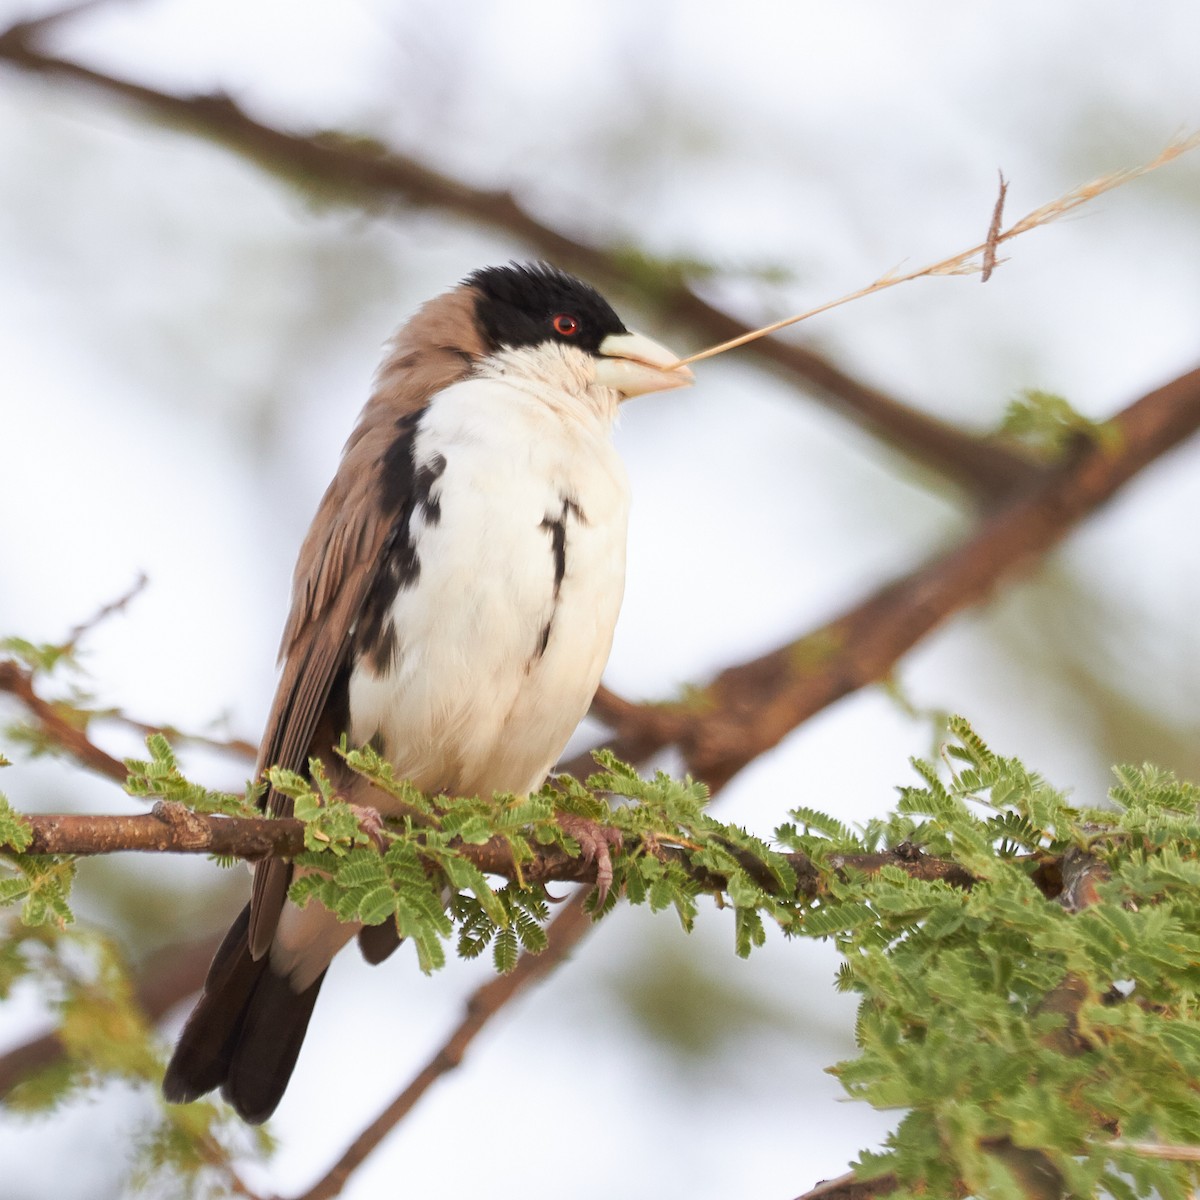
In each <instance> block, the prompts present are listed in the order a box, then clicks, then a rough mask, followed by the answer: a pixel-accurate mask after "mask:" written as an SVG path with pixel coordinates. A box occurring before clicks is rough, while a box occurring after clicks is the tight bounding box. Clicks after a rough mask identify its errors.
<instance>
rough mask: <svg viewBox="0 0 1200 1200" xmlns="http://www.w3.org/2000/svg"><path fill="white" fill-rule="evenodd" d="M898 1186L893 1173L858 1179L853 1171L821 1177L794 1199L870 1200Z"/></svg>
mask: <svg viewBox="0 0 1200 1200" xmlns="http://www.w3.org/2000/svg"><path fill="white" fill-rule="evenodd" d="M897 1187H899V1181H898V1180H897V1179H896V1177H895V1175H880V1176H879V1177H878V1178H877V1179H859V1178H858V1176H856V1175H855V1174H854V1172H853V1171H848V1172H847V1173H846V1174H845V1175H839V1176H838V1177H837V1178H836V1179H823V1180H822V1181H821V1182H820V1183H818V1184H817V1186H816V1187H814V1188H813V1189H812V1190H811V1191H808V1192H805V1193H804V1195H803V1196H797V1197H796V1200H872V1197H874V1196H886V1195H888V1194H889V1193H890V1192H894V1191H895V1190H896V1188H897Z"/></svg>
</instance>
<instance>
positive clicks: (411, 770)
mask: <svg viewBox="0 0 1200 1200" xmlns="http://www.w3.org/2000/svg"><path fill="white" fill-rule="evenodd" d="M692 379H693V376H692V373H691V371H690V370H689V369H688V368H687V367H686V366H682V365H678V356H677V355H675V354H673V353H671V352H670V351H669V350H667V349H666V348H665V347H664V346H662V345H660V344H659V343H658V342H655V341H653V340H651V339H650V338H648V337H646V336H644V335H642V334H640V333H636V332H631V331H630V330H629V329H628V328H626V326H625V324H624V322H623V321H622V320H621V319H620V317H618V316H617V314H616V312H615V311H614V309H613V308H612V306H611V305H610V304H609V303H608V301H607V300H605V299H604V297H603V296H602V295H601V294H600V293H599V292H598V291H596V290H595V289H594V288H593V287H592V286H590V285H589V284H587V283H585V282H583V281H582V280H580V279H577V278H575V277H574V276H572V275H570V274H568V273H567V272H565V271H563V270H561V269H559V268H557V267H555V266H552V265H550V264H547V263H542V262H533V263H518V262H511V263H508V264H506V265H502V266H488V267H484V268H482V269H480V270H477V271H474V272H473V273H471V274H470V275H468V276H467V277H466V278H465V279H463V280H462V281H461V282H460V283H459V284H458V285H457V286H455V287H453V288H451V289H450V290H448V291H445V292H443V293H442V294H440V295H439V296H437V297H435V298H434V299H432V300H430V301H429V302H427V303H426V304H425V305H424V306H422V307H421V308H420V309H418V310H417V312H416V313H415V314H414V315H413V316H412V317H411V318H410V319H409V320H408V321H407V323H406V324H404V325H403V326H402V327H401V328H400V330H399V332H398V333H397V334H396V335H395V337H394V339H393V340H392V342H391V344H390V347H389V351H388V353H387V355H386V357H385V359H384V361H383V364H382V366H381V367H380V369H379V371H378V374H377V376H376V379H375V384H374V387H373V390H372V392H371V395H370V398H369V399H368V401H367V404H366V405H365V407H364V408H363V410H362V412H361V414H360V416H359V419H358V422H357V424H356V426H355V427H354V429H353V432H352V433H351V435H350V438H349V440H348V441H347V442H346V445H345V448H344V449H343V451H342V457H341V460H340V463H339V466H338V468H337V471H336V473H335V475H334V478H333V480H332V482H331V483H330V485H329V487H328V489H327V490H326V492H325V494H324V496H323V498H322V499H321V501H320V504H319V506H318V509H317V512H316V515H315V517H314V519H313V522H312V525H311V527H310V528H309V530H308V533H307V535H306V536H305V538H304V541H303V543H302V545H301V549H300V553H299V557H298V560H297V564H296V568H295V572H294V576H293V581H292V594H291V607H290V610H289V613H288V616H287V620H286V622H285V626H284V632H283V638H282V642H281V646H280V650H279V663H280V677H279V683H278V687H277V690H276V693H275V697H274V700H273V702H272V705H271V708H270V711H269V714H268V717H267V723H266V727H265V731H264V736H263V739H262V742H261V748H260V752H259V756H258V763H257V766H256V777H257V778H262V777H263V776H264V773H265V771H266V769H267V768H268V767H272V766H279V767H282V768H285V769H286V770H289V771H293V772H299V773H305V772H306V771H307V770H308V769H309V763H310V760H311V759H312V758H314V757H315V758H318V759H320V760H321V761H322V763H323V764H325V765H326V766H327V767H328V769H329V770H330V773H331V774H330V778H331V780H332V781H333V782H334V784H335V786H337V788H338V790H339V793H340V794H343V795H344V796H345V797H346V798H347V799H349V800H351V802H357V803H360V804H361V805H362V806H363V807H364V808H368V809H373V810H374V811H375V812H376V813H377V814H379V815H380V816H381V817H386V816H387V815H389V814H388V800H389V798H388V797H387V796H386V795H383V794H382V793H381V792H380V790H379V789H369V785H366V783H365V781H364V780H363V779H361V778H360V777H358V776H355V775H353V774H352V773H351V772H349V771H348V770H346V769H345V768H344V766H343V767H342V768H341V774H338V759H337V756H336V754H335V753H334V748H335V747H337V746H338V745H339V743H340V742H341V740H342V739H343V737H344V738H346V739H347V740H348V743H349V744H350V745H355V746H359V745H367V744H370V745H371V746H373V747H374V748H375V749H376V750H377V751H378V753H379V754H380V755H381V756H382V757H383V758H384V759H385V760H386V761H387V762H389V763H390V764H391V765H392V767H393V769H394V771H395V775H396V777H397V778H402V779H408V780H411V782H412V783H413V784H414V785H415V786H416V787H417V788H419V789H420V790H421V791H423V792H425V793H427V794H431V795H435V794H445V795H450V796H480V797H490V796H491V795H493V794H495V793H497V792H506V793H516V794H522V793H528V792H531V791H534V790H536V789H537V788H539V787H540V786H541V785H542V784H543V782H544V781H545V780H546V778H547V777H548V775H549V773H550V771H551V770H552V769H553V767H554V765H555V763H556V762H557V761H558V758H559V756H560V755H561V753H562V751H563V749H564V747H565V746H566V743H567V741H568V739H569V738H570V736H571V734H572V733H573V732H574V730H575V728H576V726H577V725H578V723H579V721H580V720H581V719H582V718H583V716H584V715H585V713H586V712H587V710H588V708H589V706H590V704H591V701H592V699H593V697H594V695H595V692H596V690H597V688H598V686H599V683H600V676H601V672H602V670H603V668H604V666H605V664H606V661H607V659H608V655H609V651H610V649H611V645H612V638H613V631H614V626H615V624H616V620H617V614H618V611H619V609H620V605H621V599H622V594H623V591H624V582H625V546H626V532H627V524H628V513H629V485H628V479H627V476H626V472H625V469H624V467H623V465H622V463H621V460H620V458H619V457H618V455H617V452H616V449H615V446H614V444H613V437H612V433H613V426H614V422H615V420H616V418H617V414H618V408H619V406H620V404H621V403H622V401H624V400H625V399H627V398H629V397H631V396H636V395H640V394H643V393H648V392H655V391H663V390H667V389H672V388H678V387H683V386H686V385H687V384H690V383H691V382H692ZM364 788H367V789H368V790H369V792H370V796H369V798H366V799H364V798H363V797H362V796H361V795H359V793H360V792H361V791H362V790H363V789H364ZM260 804H261V805H262V807H263V808H264V809H265V810H266V811H267V812H268V813H270V814H272V815H275V816H288V815H290V814H291V811H292V801H291V800H290V799H289V798H288V797H286V796H284V795H282V794H281V793H280V792H279V791H277V790H276V789H274V788H273V787H267V789H266V791H265V792H264V794H263V796H262V798H261V800H260ZM292 877H293V867H292V865H291V864H290V863H289V862H287V861H285V860H283V859H279V858H271V859H265V860H262V861H260V862H258V863H257V864H256V865H255V867H254V881H253V886H252V890H251V896H250V901H249V903H248V904H247V905H246V907H245V908H244V909H243V910H242V912H241V913H240V915H239V916H238V917H237V919H236V920H235V921H234V923H233V925H232V926H231V928H230V929H229V932H228V933H227V934H226V936H225V938H224V940H223V941H222V943H221V945H220V947H219V948H218V950H217V952H216V954H215V956H214V958H213V962H212V965H211V967H210V968H209V972H208V976H207V979H206V981H205V983H204V987H203V990H202V992H201V994H200V997H199V999H198V1001H197V1003H196V1005H195V1007H194V1009H193V1011H192V1013H191V1015H190V1016H189V1017H188V1019H187V1020H186V1022H185V1024H184V1027H183V1030H182V1033H181V1034H180V1036H179V1039H178V1041H177V1043H176V1046H175V1049H174V1052H173V1055H172V1057H171V1059H170V1061H169V1063H168V1066H167V1069H166V1072H165V1075H164V1079H163V1093H164V1096H165V1097H166V1099H167V1100H169V1101H172V1102H175V1103H186V1102H188V1101H191V1100H195V1099H198V1098H199V1097H201V1096H203V1095H205V1094H207V1093H209V1092H211V1091H214V1090H216V1089H218V1088H219V1089H220V1091H221V1094H222V1095H223V1096H224V1098H225V1099H226V1100H227V1101H228V1102H229V1103H230V1104H231V1105H232V1107H233V1108H234V1110H235V1111H236V1112H237V1113H238V1115H239V1116H240V1117H241V1118H242V1119H243V1120H245V1121H246V1122H248V1123H251V1124H258V1123H261V1122H262V1121H264V1120H266V1119H267V1118H268V1117H269V1116H270V1115H271V1114H272V1113H273V1112H274V1111H275V1109H276V1107H277V1106H278V1104H279V1102H280V1100H281V1099H282V1097H283V1094H284V1091H285V1090H286V1088H287V1085H288V1082H289V1080H290V1078H291V1075H292V1073H293V1070H294V1068H295V1065H296V1060H297V1057H298V1055H299V1052H300V1047H301V1044H302V1042H303V1040H304V1036H305V1032H306V1030H307V1028H308V1024H309V1020H310V1017H311V1015H312V1011H313V1005H314V1003H315V1002H316V999H317V994H318V992H319V991H320V988H321V984H322V981H323V980H324V978H325V973H326V970H327V968H328V966H329V964H330V962H331V961H332V960H333V957H334V956H335V955H336V954H337V953H338V951H339V950H341V949H342V948H343V947H344V946H345V945H346V944H347V943H348V942H349V941H350V940H351V939H352V938H354V937H355V936H356V935H357V937H358V941H359V946H360V949H361V951H362V954H363V956H364V957H365V958H366V959H367V960H368V961H369V962H371V963H379V962H382V961H383V960H384V959H385V958H387V956H388V955H389V954H390V953H391V952H392V951H393V950H394V949H395V948H396V947H397V946H398V945H399V943H400V936H399V934H398V932H397V930H396V927H395V923H394V922H390V923H385V924H384V925H378V926H357V925H355V924H353V923H340V922H338V920H337V919H336V917H335V916H334V915H333V914H332V913H330V912H329V911H328V910H326V909H325V908H323V907H322V906H321V905H319V904H316V903H310V904H308V905H307V906H306V907H304V908H300V907H298V906H297V905H295V904H293V903H291V902H290V901H289V900H288V898H287V892H288V887H289V885H290V882H291V880H292Z"/></svg>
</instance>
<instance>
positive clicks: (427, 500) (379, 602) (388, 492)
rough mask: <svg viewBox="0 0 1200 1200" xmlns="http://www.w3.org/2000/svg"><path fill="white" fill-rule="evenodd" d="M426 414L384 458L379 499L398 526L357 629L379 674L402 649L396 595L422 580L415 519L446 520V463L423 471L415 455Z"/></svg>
mask: <svg viewBox="0 0 1200 1200" xmlns="http://www.w3.org/2000/svg"><path fill="white" fill-rule="evenodd" d="M423 415H424V410H423V409H422V410H420V411H419V412H415V413H409V414H407V415H406V416H403V417H400V418H399V419H398V420H397V421H396V437H395V440H394V441H393V442H392V444H391V445H390V446H389V447H388V448H387V450H385V451H384V454H383V457H382V458H381V459H380V481H379V482H380V488H379V501H380V506H381V507H382V508H383V510H384V513H385V514H391V515H392V524H391V529H390V531H389V532H388V535H387V538H386V539H385V541H384V543H383V546H382V548H381V550H380V553H379V563H378V566H377V567H376V570H375V577H374V579H372V581H371V584H370V587H369V588H368V589H367V594H366V595H365V596H364V597H363V606H362V611H361V612H360V614H359V619H358V621H357V622H356V625H355V631H354V649H355V657H366V658H367V659H368V660H369V661H370V663H371V665H372V667H373V668H374V669H375V672H376V674H384V673H385V672H387V671H388V670H389V669H390V668H391V665H392V663H393V662H395V659H396V656H397V654H398V652H399V649H400V642H399V638H398V636H397V633H396V626H395V622H394V621H393V620H392V611H391V610H392V605H393V603H394V602H395V599H396V596H397V595H399V593H400V592H401V591H403V590H404V589H406V588H410V587H413V586H414V585H415V584H416V582H417V580H418V579H420V577H421V560H420V558H419V557H418V555H417V545H416V540H415V536H414V535H415V532H416V531H415V530H414V528H413V521H414V519H415V517H416V514H417V513H418V512H419V513H420V514H421V516H422V518H423V519H424V521H425V523H426V524H427V525H436V524H437V523H438V522H439V521H440V520H441V516H442V509H441V503H440V501H439V498H438V496H437V494H436V493H435V492H434V488H435V487H436V485H437V482H438V480H439V479H440V478H441V477H442V473H443V472H444V471H445V469H446V459H445V457H444V456H443V455H441V454H435V455H434V456H433V457H432V458H431V459H430V460H429V461H428V462H426V463H422V464H421V466H420V467H419V468H418V467H417V465H416V460H415V456H414V452H415V447H416V440H417V430H418V429H419V428H420V424H421V417H422V416H423Z"/></svg>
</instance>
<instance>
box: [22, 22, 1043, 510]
mask: <svg viewBox="0 0 1200 1200" xmlns="http://www.w3.org/2000/svg"><path fill="white" fill-rule="evenodd" d="M29 34H30V31H29V30H27V29H26V28H25V27H24V26H21V25H17V26H13V27H12V28H11V29H9V30H8V31H7V32H5V33H0V59H3V60H6V61H8V62H9V63H10V64H12V65H13V66H16V67H19V68H21V69H22V70H25V71H29V72H32V73H35V74H39V75H46V76H55V77H58V78H62V79H68V80H71V81H73V82H75V83H81V84H85V85H87V86H91V87H94V88H99V89H100V90H102V91H104V92H105V93H107V94H108V95H110V96H116V97H119V98H121V99H123V100H126V101H128V102H130V103H132V104H135V105H137V106H138V107H139V108H141V109H143V110H144V111H146V112H148V113H150V114H151V115H152V116H154V117H157V118H158V119H160V120H162V121H165V122H166V123H167V124H169V125H171V126H172V127H174V128H177V129H180V130H182V131H184V132H187V133H191V134H194V135H197V136H200V137H204V138H208V139H211V140H213V141H215V142H217V143H219V144H221V145H223V146H225V147H226V148H228V149H230V150H232V151H233V152H235V153H237V154H241V155H243V156H245V157H246V158H249V159H250V160H251V161H253V162H255V163H256V164H257V165H258V166H259V167H261V168H262V169H263V170H265V171H268V172H270V173H271V174H274V175H275V176H277V177H278V178H280V179H282V180H283V181H284V182H286V183H288V184H289V185H291V186H293V187H297V188H299V189H301V190H302V191H304V192H305V193H306V194H311V193H313V192H314V191H319V192H320V193H321V196H322V199H323V200H325V201H326V202H330V203H344V204H349V205H353V206H355V207H360V208H361V207H363V206H365V205H368V204H377V203H378V202H379V201H380V200H381V199H382V200H386V201H392V202H394V201H397V200H402V201H403V202H404V203H406V204H416V205H423V206H427V207H431V208H436V209H440V210H443V211H446V212H452V213H456V214H457V215H459V216H461V217H465V218H467V219H468V220H471V221H477V222H480V223H482V224H485V225H489V226H491V227H493V228H495V229H500V230H502V231H503V232H504V233H505V234H507V235H508V236H510V237H513V238H515V239H517V240H518V241H520V242H523V243H524V244H526V245H527V246H530V247H532V248H534V250H536V252H537V253H539V254H543V255H545V256H546V257H548V258H550V259H553V260H554V261H555V262H558V263H560V264H561V265H563V266H566V267H570V268H572V269H574V270H578V271H580V272H581V273H584V274H586V275H589V276H591V277H592V278H593V279H595V280H596V281H597V282H600V283H604V284H615V285H616V286H618V287H620V288H623V289H627V290H630V291H633V292H635V293H636V294H640V295H641V296H642V297H643V300H644V301H647V300H648V301H649V302H650V303H652V304H655V305H656V307H657V308H658V310H659V312H660V313H661V314H662V316H663V317H664V318H665V319H667V320H671V321H676V322H679V323H681V324H685V325H687V326H689V327H691V328H692V329H693V330H694V331H695V332H696V334H697V335H698V336H699V337H702V338H705V339H706V340H710V341H711V340H726V339H731V338H735V337H737V336H739V335H742V334H745V333H746V332H747V327H746V326H745V325H744V324H743V323H742V322H739V321H737V320H736V319H735V318H733V317H731V316H729V315H728V314H727V313H724V312H721V311H720V310H719V309H716V308H714V307H713V306H712V305H710V304H708V303H707V301H705V300H704V299H702V298H701V297H700V296H699V295H698V294H697V293H696V292H695V291H694V290H692V289H691V288H689V287H688V286H687V285H686V283H685V282H684V281H683V280H682V279H681V278H678V277H677V273H673V272H671V271H670V270H669V268H659V269H656V270H655V271H654V276H653V287H652V294H650V295H647V291H648V289H647V286H646V278H645V277H646V274H647V268H646V266H644V265H642V266H641V267H640V269H639V264H644V263H649V261H650V260H648V259H639V258H638V257H637V256H636V255H633V254H630V253H628V252H625V253H619V252H615V251H612V250H607V249H604V248H602V247H597V246H594V245H589V244H588V243H585V242H581V241H578V240H576V239H575V238H572V237H569V236H568V235H566V234H564V233H562V232H561V231H559V230H557V229H555V228H553V227H551V226H549V225H546V224H544V223H543V222H541V221H539V220H537V219H536V218H535V217H533V216H532V215H531V214H530V213H529V212H528V211H527V210H526V209H525V208H524V207H523V206H522V205H521V204H520V203H519V202H518V201H517V200H516V199H515V198H514V197H513V196H512V195H511V194H510V193H508V192H502V191H485V190H481V189H477V188H471V187H468V186H467V185H466V184H464V183H462V182H460V181H459V180H457V179H453V178H451V177H449V176H446V175H442V174H439V173H438V172H436V171H433V170H431V169H430V168H429V167H427V166H425V165H424V164H422V163H419V162H417V161H416V160H414V159H412V158H409V157H406V156H404V155H400V154H396V153H393V152H389V151H386V150H385V149H384V148H383V147H381V146H380V145H379V144H378V143H373V142H370V141H368V140H367V139H362V138H354V137H351V136H336V135H321V136H313V137H304V136H298V135H294V134H288V133H284V132H282V131H280V130H277V129H274V128H272V127H270V126H267V125H263V124H261V123H260V122H258V121H255V120H254V119H253V118H252V117H250V116H249V115H248V114H247V113H246V112H244V111H243V110H242V109H241V108H240V107H239V106H238V105H237V104H236V103H234V101H233V100H231V99H230V98H229V97H227V96H223V95H211V96H179V95H173V94H171V93H168V92H161V91H156V90H155V89H153V88H149V87H144V86H142V85H140V84H137V83H133V82H131V81H129V80H126V79H121V78H118V77H116V76H113V75H109V74H106V73H104V72H102V71H97V70H93V69H91V68H89V67H86V66H84V65H82V64H81V63H77V62H73V61H71V60H69V59H63V58H58V57H56V56H54V55H51V54H46V53H43V52H41V51H39V50H38V49H36V48H35V46H34V44H33V39H32V38H31V37H30V36H29ZM664 275H666V276H667V278H664ZM753 353H754V354H755V355H756V356H757V357H758V358H760V359H761V360H763V361H764V362H766V363H769V364H770V365H772V366H774V367H777V368H779V369H781V370H783V371H785V372H787V373H788V374H790V375H791V376H792V377H793V378H794V379H795V380H796V381H797V382H799V383H800V384H802V385H803V386H804V387H805V388H807V389H809V390H810V391H811V390H814V389H815V392H816V395H817V398H819V399H821V400H823V401H824V402H825V403H829V404H831V405H832V406H833V407H834V408H835V410H837V411H840V412H842V413H843V414H844V415H846V416H848V417H850V418H851V419H852V420H854V421H855V422H857V423H858V424H859V425H861V426H863V427H864V428H866V429H867V430H868V431H870V432H871V433H872V434H874V435H875V436H877V437H880V438H882V439H883V440H884V441H886V442H887V443H888V444H889V445H891V446H893V447H895V448H896V449H898V450H900V451H901V452H902V453H904V454H907V455H908V456H909V457H911V458H913V459H914V460H915V461H917V462H920V463H922V464H924V465H925V466H927V467H930V468H932V469H933V470H935V471H937V472H938V473H939V474H941V475H943V476H945V477H946V478H948V479H951V480H953V481H954V482H955V483H956V484H958V485H959V486H960V487H961V488H962V489H963V490H964V491H965V492H966V493H967V494H968V495H971V496H975V497H977V498H979V499H981V500H983V501H985V502H986V501H990V500H993V499H995V498H996V497H998V496H1002V495H1005V494H1007V493H1008V492H1009V491H1011V490H1012V489H1013V488H1014V487H1016V486H1019V485H1020V484H1021V483H1023V482H1025V481H1026V480H1028V479H1029V478H1030V477H1031V475H1032V474H1033V473H1034V472H1035V471H1036V466H1035V465H1034V464H1032V463H1030V462H1029V460H1028V459H1026V458H1025V457H1024V456H1023V455H1021V454H1020V453H1018V452H1016V451H1014V450H1013V449H1011V448H1010V447H1007V446H1004V445H1003V444H1001V443H999V442H998V441H995V440H992V439H990V438H987V437H976V436H973V435H972V434H969V433H965V432H963V431H962V430H959V429H956V428H955V427H954V426H953V425H949V424H947V423H946V422H944V421H939V420H937V419H936V418H934V417H930V416H928V415H926V414H925V413H922V412H920V411H918V410H917V409H914V408H911V407H909V406H907V405H905V404H902V403H901V402H900V401H898V400H896V399H895V398H894V397H892V396H889V395H887V394H886V393H884V392H883V391H881V390H880V389H878V388H874V387H870V386H868V385H867V384H865V383H863V382H861V381H860V380H858V379H855V378H853V377H852V376H850V375H848V374H847V373H846V372H845V371H843V370H841V369H840V368H839V367H837V366H835V365H834V364H833V363H831V362H830V361H829V360H827V359H825V358H822V357H821V356H820V355H817V354H814V353H813V352H812V351H810V350H806V349H804V348H803V347H801V346H797V345H794V344H789V343H785V342H780V341H778V340H770V341H762V342H759V343H757V344H756V345H755V348H754V351H753Z"/></svg>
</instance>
